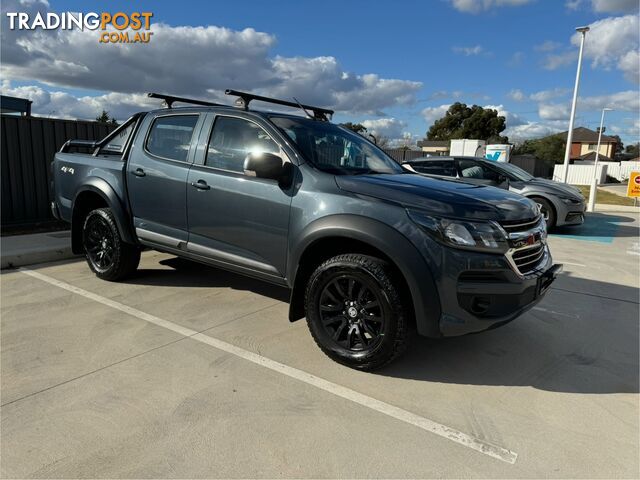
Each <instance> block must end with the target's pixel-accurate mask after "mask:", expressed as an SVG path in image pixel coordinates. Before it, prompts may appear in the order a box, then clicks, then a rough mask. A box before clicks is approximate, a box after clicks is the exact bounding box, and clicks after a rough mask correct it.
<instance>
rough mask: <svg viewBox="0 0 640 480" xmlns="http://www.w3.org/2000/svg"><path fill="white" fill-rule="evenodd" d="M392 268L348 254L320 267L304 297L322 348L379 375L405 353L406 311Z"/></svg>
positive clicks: (309, 320)
mask: <svg viewBox="0 0 640 480" xmlns="http://www.w3.org/2000/svg"><path fill="white" fill-rule="evenodd" d="M398 284H399V282H398V281H397V280H395V279H394V275H393V273H392V270H391V269H390V266H389V264H388V263H386V262H384V261H383V260H380V259H378V258H375V257H370V256H367V255H359V254H345V255H338V256H336V257H333V258H331V259H329V260H327V261H326V262H324V263H323V264H322V265H320V266H319V267H318V268H317V269H316V270H315V272H313V274H312V275H311V278H310V279H309V282H308V284H307V289H306V292H305V309H306V317H307V325H308V327H309V331H310V332H311V335H312V336H313V339H314V340H315V342H316V343H317V344H318V346H319V347H320V349H321V350H322V351H323V352H324V353H325V354H326V355H327V356H329V357H330V358H332V359H333V360H335V361H337V362H339V363H342V364H343V365H346V366H348V367H351V368H355V369H358V370H367V371H371V370H375V369H378V368H380V367H382V366H384V365H386V364H388V363H389V362H391V361H392V360H394V359H395V358H397V357H398V356H399V355H400V354H401V353H402V352H403V351H404V350H405V348H406V341H407V317H408V315H407V311H408V309H407V308H406V307H405V306H404V305H403V304H402V301H401V297H400V295H399V292H398Z"/></svg>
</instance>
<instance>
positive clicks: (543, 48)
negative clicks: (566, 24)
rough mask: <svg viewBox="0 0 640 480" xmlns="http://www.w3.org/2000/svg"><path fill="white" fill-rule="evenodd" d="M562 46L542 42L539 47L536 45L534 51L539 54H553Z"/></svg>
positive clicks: (550, 42) (555, 43)
mask: <svg viewBox="0 0 640 480" xmlns="http://www.w3.org/2000/svg"><path fill="white" fill-rule="evenodd" d="M561 46H562V44H561V43H558V42H553V41H551V40H547V41H545V42H542V43H541V44H539V45H535V46H534V47H533V49H534V50H536V51H537V52H552V51H554V50H556V49H557V48H559V47H561Z"/></svg>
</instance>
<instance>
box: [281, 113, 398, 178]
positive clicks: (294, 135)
mask: <svg viewBox="0 0 640 480" xmlns="http://www.w3.org/2000/svg"><path fill="white" fill-rule="evenodd" d="M270 119H271V121H272V122H273V123H274V124H275V125H276V127H278V128H279V129H280V130H281V131H282V132H283V133H284V134H285V135H286V136H287V137H289V138H290V139H291V140H292V141H293V143H295V144H296V146H297V147H298V150H299V151H300V153H301V154H302V155H303V156H304V157H305V159H306V160H307V161H309V162H311V163H312V164H313V165H314V166H315V167H317V168H318V169H320V170H323V171H325V172H329V173H333V174H336V175H360V174H376V173H403V169H402V167H400V165H398V164H397V163H396V162H395V161H393V159H391V158H390V157H389V156H388V155H387V154H385V153H384V152H383V151H382V150H380V149H379V148H378V147H376V146H375V145H374V144H373V143H371V142H369V141H368V140H366V139H365V138H363V137H361V136H360V135H358V134H357V133H354V132H352V131H350V130H347V129H345V128H342V127H339V126H337V125H334V124H332V123H328V122H320V121H314V120H307V119H305V118H300V119H297V118H291V117H280V116H275V115H274V116H271V117H270Z"/></svg>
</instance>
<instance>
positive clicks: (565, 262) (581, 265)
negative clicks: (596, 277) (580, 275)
mask: <svg viewBox="0 0 640 480" xmlns="http://www.w3.org/2000/svg"><path fill="white" fill-rule="evenodd" d="M558 263H561V264H563V265H573V266H574V267H586V265H584V264H582V263H573V262H567V261H565V260H558Z"/></svg>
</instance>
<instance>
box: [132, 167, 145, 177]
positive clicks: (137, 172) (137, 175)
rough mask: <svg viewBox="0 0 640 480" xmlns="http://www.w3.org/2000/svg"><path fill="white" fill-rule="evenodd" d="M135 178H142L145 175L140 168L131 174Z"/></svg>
mask: <svg viewBox="0 0 640 480" xmlns="http://www.w3.org/2000/svg"><path fill="white" fill-rule="evenodd" d="M131 173H133V174H134V175H135V176H136V177H144V176H145V175H146V173H144V170H143V169H141V168H136V169H135V170H134V171H133V172H131Z"/></svg>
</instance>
